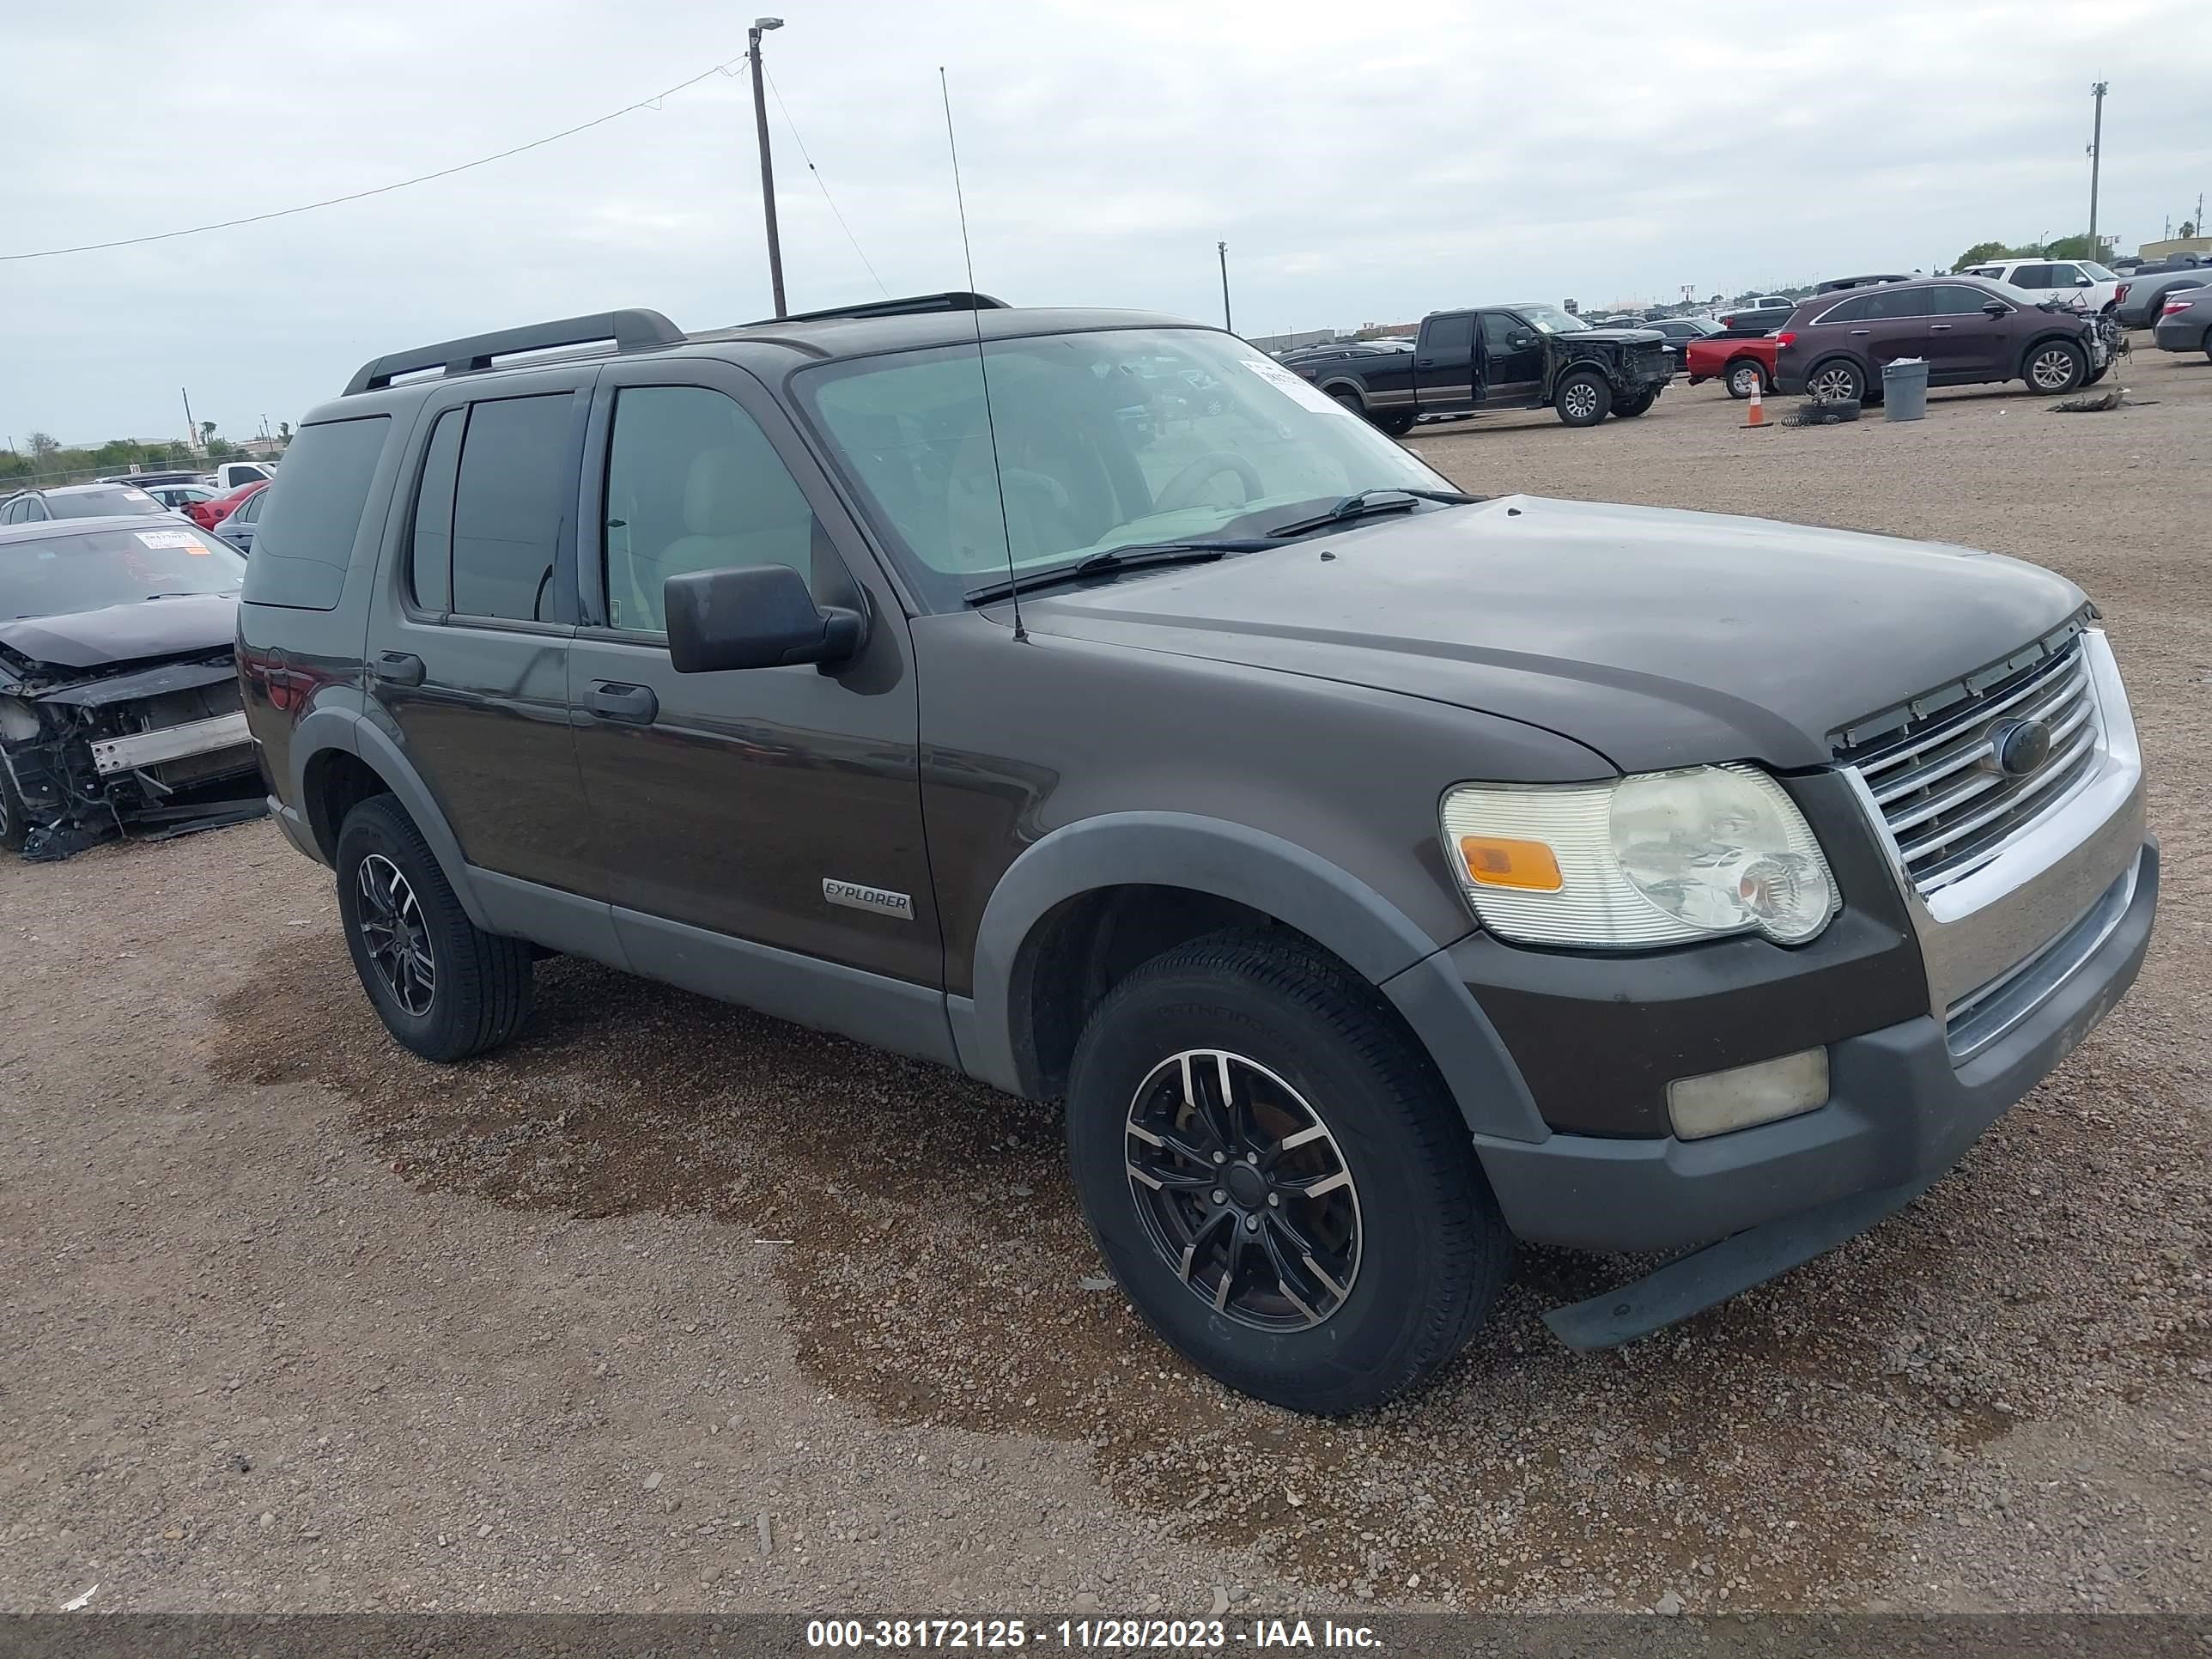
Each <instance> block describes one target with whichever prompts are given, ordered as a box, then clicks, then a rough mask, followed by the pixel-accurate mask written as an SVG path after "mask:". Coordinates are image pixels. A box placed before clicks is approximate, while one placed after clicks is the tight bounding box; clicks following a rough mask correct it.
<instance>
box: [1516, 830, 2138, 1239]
mask: <svg viewBox="0 0 2212 1659" xmlns="http://www.w3.org/2000/svg"><path fill="white" fill-rule="evenodd" d="M2122 879H2123V881H2131V882H2132V884H2133V885H2132V889H2131V891H2130V896H2129V897H2128V900H2127V902H2126V905H2125V908H2124V909H2123V910H2122V911H2121V913H2120V915H2119V916H2118V921H2117V922H2116V923H2111V924H2110V925H2109V927H2108V929H2106V930H2104V932H2103V938H2102V939H2101V942H2099V943H2097V944H2096V945H2095V947H2094V948H2093V950H2090V951H2087V954H2086V955H2085V956H2084V957H2081V959H2080V960H2079V962H2078V965H2076V966H2075V967H2074V969H2073V971H2071V972H2070V973H2069V974H2067V975H2065V976H2064V977H2063V979H2061V980H2060V981H2058V982H2057V984H2056V985H2055V986H2054V987H2051V989H2050V990H2049V992H2048V994H2046V995H2045V996H2044V998H2043V1000H2041V1001H2040V1002H2039V1005H2038V1006H2036V1007H2035V1009H2034V1010H2033V1012H2032V1013H2030V1014H2028V1015H2027V1017H2026V1018H2023V1019H2021V1020H2019V1021H2018V1022H2017V1023H2015V1024H2013V1025H2012V1026H2011V1028H2010V1029H2009V1030H2007V1031H2006V1032H2005V1033H2004V1034H2003V1035H2002V1036H2000V1037H1998V1038H1996V1040H1995V1041H1993V1042H1989V1043H1988V1044H1986V1045H1985V1046H1984V1047H1983V1048H1980V1049H1979V1050H1978V1051H1977V1052H1976V1053H1975V1054H1973V1055H1972V1058H1971V1059H1969V1060H1966V1061H1965V1062H1964V1063H1963V1064H1954V1061H1953V1058H1952V1054H1951V1050H1950V1047H1949V1045H1948V1042H1947V1039H1946V1035H1945V1031H1944V1027H1943V1024H1942V1022H1941V1021H1940V1020H1938V1019H1936V1018H1935V1017H1934V1016H1933V1015H1932V1014H1922V1015H1918V1016H1917V1017H1915V1018H1911V1019H1907V1020H1905V1021H1902V1022H1900V1023H1899V1024H1893V1025H1890V1026H1887V1027H1884V1028H1883V1029H1881V1030H1876V1031H1870V1032H1868V1033H1866V1034H1865V1035H1863V1036H1856V1037H1849V1038H1845V1039H1844V1040H1843V1041H1841V1042H1835V1043H1832V1044H1831V1045H1830V1046H1829V1078H1830V1098H1829V1102H1828V1104H1827V1105H1826V1106H1824V1107H1822V1108H1821V1109H1820V1110H1818V1111H1814V1112H1808V1113H1807V1114H1806V1115H1803V1116H1802V1117H1795V1118H1789V1119H1785V1120H1784V1121H1781V1122H1779V1123H1771V1124H1767V1125H1765V1126H1762V1127H1757V1128H1751V1129H1742V1130H1739V1131H1737V1132H1736V1133H1733V1134H1724V1135H1716V1136H1714V1137H1712V1138H1711V1139H1707V1140H1692V1141H1685V1140H1678V1139H1674V1138H1672V1137H1667V1138H1662V1139H1602V1138H1600V1137H1597V1136H1594V1135H1563V1134H1555V1135H1553V1136H1551V1137H1549V1138H1548V1139H1544V1140H1541V1141H1517V1140H1506V1139H1499V1138H1495V1137H1492V1136H1486V1135H1478V1136H1476V1137H1475V1146H1476V1150H1477V1152H1479V1154H1480V1157H1481V1158H1482V1162H1483V1167H1484V1169H1485V1170H1486V1172H1487V1173H1488V1175H1489V1176H1490V1182H1491V1186H1492V1189H1493V1190H1494V1191H1495V1192H1496V1193H1497V1194H1498V1203H1499V1206H1501V1207H1502V1208H1503V1209H1504V1213H1505V1219H1506V1222H1507V1224H1508V1225H1510V1226H1511V1227H1512V1229H1513V1231H1515V1232H1516V1234H1518V1235H1519V1236H1520V1237H1522V1238H1525V1239H1529V1240H1533V1241H1535V1242H1539V1243H1548V1244H1563V1245H1568V1246H1571V1247H1573V1248H1576V1249H1593V1250H1608V1251H1616V1250H1617V1251H1630V1250H1672V1249H1684V1248H1686V1247H1688V1246H1691V1245H1696V1244H1703V1243H1709V1242H1711V1241H1712V1240H1714V1239H1718V1238H1723V1237H1727V1236H1729V1235H1730V1234H1733V1233H1737V1232H1741V1231H1745V1230H1747V1229H1749V1228H1753V1227H1758V1226H1759V1225H1762V1224H1765V1223H1767V1222H1771V1221H1776V1220H1778V1219H1780V1218H1784V1217H1787V1216H1793V1215H1797V1214H1799V1213H1801V1212H1808V1211H1812V1210H1817V1209H1820V1208H1821V1207H1822V1206H1827V1205H1831V1204H1834V1203H1837V1202H1838V1201H1839V1200H1846V1199H1850V1198H1853V1197H1856V1196H1858V1195H1860V1194H1870V1193H1877V1192H1881V1191H1884V1190H1886V1189H1902V1195H1901V1196H1900V1197H1899V1200H1898V1201H1899V1203H1902V1202H1904V1201H1905V1199H1906V1198H1909V1197H1910V1196H1911V1194H1912V1193H1913V1192H1914V1191H1917V1189H1918V1188H1920V1187H1923V1186H1924V1185H1926V1184H1927V1183H1928V1182H1930V1181H1932V1180H1934V1179H1935V1178H1936V1176H1940V1175H1941V1174H1942V1173H1943V1171H1944V1170H1948V1169H1949V1168H1950V1167H1951V1166H1952V1165H1953V1164H1955V1163H1957V1162H1958V1160H1959V1158H1960V1157H1961V1156H1962V1155H1963V1154H1964V1153H1965V1152H1966V1148H1967V1147H1968V1146H1972V1144H1973V1142H1974V1140H1975V1139H1976V1137H1978V1135H1979V1134H1980V1133H1982V1131H1983V1130H1984V1129H1986V1128H1987V1127H1989V1126H1990V1124H1991V1123H1993V1122H1995V1121H1996V1119H1997V1118H1998V1117H1999V1116H2001V1115H2002V1114H2003V1113H2004V1111H2005V1110H2006V1109H2007V1108H2008V1107H2010V1106H2011V1105H2012V1104H2013V1103H2015V1101H2018V1100H2019V1099H2020V1098H2021V1097H2022V1096H2024V1095H2025V1094H2027V1091H2029V1090H2030V1089H2032V1088H2033V1087H2034V1086H2035V1085H2036V1084H2037V1083H2039V1082H2040V1081H2041V1080H2042V1079H2043V1078H2044V1077H2045V1076H2046V1075H2047V1074H2048V1073H2050V1072H2051V1069H2052V1068H2053V1067H2054V1066H2057V1064H2058V1062H2059V1061H2060V1060H2063V1058H2064V1057H2065V1056H2066V1055H2067V1054H2069V1053H2070V1052H2072V1050H2073V1049H2074V1048H2075V1047H2076V1046H2078V1045H2079V1044H2080V1042H2081V1039H2082V1038H2083V1037H2084V1036H2087V1035H2088V1032H2089V1030H2090V1028H2091V1027H2092V1026H2093V1025H2095V1024H2096V1023H2097V1022H2098V1020H2100V1018H2103V1017H2104V1015H2105V1014H2106V1012H2108V1011H2109V1010H2110V1009H2111V1008H2112V1006H2113V1005H2114V1004H2116V1003H2117V1002H2118V1001H2119V1000H2120V998H2121V997H2122V996H2123V995H2124V994H2125V993H2126V991H2127V988H2128V987H2129V986H2130V984H2132V983H2133V982H2134V981H2135V976H2136V970H2137V969H2140V968H2141V967H2142V958H2143V952H2144V951H2145V949H2146V948H2147V947H2148V945H2149V942H2150V932H2151V922H2152V919H2153V917H2154V915H2155V913H2156V911H2157V908H2158V848H2157V846H2156V843H2155V842H2144V843H2143V845H2142V849H2141V851H2140V852H2139V853H2138V854H2137V855H2136V862H2135V864H2134V866H2133V867H2132V868H2131V870H2130V872H2128V874H2127V875H2126V876H2124V877H2123V878H2122ZM2098 920H2099V919H2098V917H2097V916H2096V914H2095V913H2094V912H2092V913H2091V915H2089V916H2088V917H2086V918H2085V919H2084V921H2085V923H2090V924H2094V923H2097V921H2098ZM1878 1214H1879V1212H1877V1214H1876V1215H1875V1216H1869V1218H1868V1220H1869V1224H1870V1223H1871V1221H1872V1220H1874V1219H1875V1218H1878Z"/></svg>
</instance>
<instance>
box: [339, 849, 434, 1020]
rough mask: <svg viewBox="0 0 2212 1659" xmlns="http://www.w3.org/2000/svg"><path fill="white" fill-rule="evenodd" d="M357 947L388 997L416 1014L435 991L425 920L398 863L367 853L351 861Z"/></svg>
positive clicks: (419, 1015)
mask: <svg viewBox="0 0 2212 1659" xmlns="http://www.w3.org/2000/svg"><path fill="white" fill-rule="evenodd" d="M354 884H355V885H356V887H357V888H358V889H359V890H360V906H361V908H360V911H359V916H360V920H359V921H357V922H356V924H355V925H356V927H359V928H360V929H361V942H362V949H363V950H365V951H368V959H369V962H370V963H371V965H372V966H374V968H375V969H376V973H377V976H378V977H379V978H380V979H381V980H382V981H384V988H385V990H386V992H387V993H389V994H390V995H391V997H392V1000H393V1001H394V1002H396V1003H398V1005H399V1006H401V1007H402V1008H404V1009H405V1010H406V1011H407V1012H409V1013H410V1014H412V1015H414V1016H415V1018H417V1019H420V1018H422V1017H423V1016H424V1015H426V1014H428V1012H430V1005H431V1003H433V1002H434V1001H435V1000H437V995H438V963H437V959H436V958H435V957H433V956H432V955H431V952H430V928H429V924H428V922H426V921H424V920H423V918H422V904H421V902H419V901H418V900H417V899H416V896H415V890H414V889H413V888H412V887H410V886H409V885H408V884H407V878H406V877H405V876H404V875H402V874H400V872H399V866H398V865H396V864H394V863H393V862H392V860H390V859H388V858H386V857H385V856H384V854H381V853H371V854H369V855H368V857H367V858H365V859H363V860H362V861H361V863H360V865H359V866H357V867H356V872H355V877H354Z"/></svg>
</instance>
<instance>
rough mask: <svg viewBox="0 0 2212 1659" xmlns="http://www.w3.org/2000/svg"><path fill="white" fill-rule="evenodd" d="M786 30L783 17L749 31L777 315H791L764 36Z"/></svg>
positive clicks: (771, 284)
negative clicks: (778, 223)
mask: <svg viewBox="0 0 2212 1659" xmlns="http://www.w3.org/2000/svg"><path fill="white" fill-rule="evenodd" d="M781 27H783V19H781V17H756V18H754V19H753V26H752V27H750V28H749V29H747V30H746V31H745V38H746V40H749V41H750V42H751V44H752V52H751V53H750V57H751V58H752V60H753V125H754V128H755V129H756V131H758V132H759V134H760V158H761V210H762V211H763V213H765V214H766V215H767V216H768V281H769V287H770V288H771V289H775V314H776V315H777V316H779V317H781V316H785V315H787V312H786V310H785V307H784V303H783V244H782V243H781V241H779V240H777V239H776V234H775V164H774V163H773V162H772V161H769V154H768V95H767V94H765V93H763V91H762V90H761V35H762V33H763V32H765V31H766V30H769V29H780V28H781Z"/></svg>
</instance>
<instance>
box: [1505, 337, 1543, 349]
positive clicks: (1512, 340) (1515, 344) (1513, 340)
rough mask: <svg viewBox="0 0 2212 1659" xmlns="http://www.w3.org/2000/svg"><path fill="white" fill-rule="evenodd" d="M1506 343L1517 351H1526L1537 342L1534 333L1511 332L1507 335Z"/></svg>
mask: <svg viewBox="0 0 2212 1659" xmlns="http://www.w3.org/2000/svg"><path fill="white" fill-rule="evenodd" d="M1505 343H1506V344H1507V345H1508V346H1509V347H1510V348H1511V349H1513V350H1515V351H1526V350H1527V349H1528V348H1529V347H1530V346H1532V345H1534V344H1535V343H1536V337H1535V336H1534V335H1533V334H1509V335H1507V336H1506V337H1505Z"/></svg>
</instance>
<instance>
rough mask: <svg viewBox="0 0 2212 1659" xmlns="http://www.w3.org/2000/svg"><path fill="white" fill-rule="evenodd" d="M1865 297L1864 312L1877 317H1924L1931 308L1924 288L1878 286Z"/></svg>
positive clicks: (1927, 293) (1927, 292)
mask: <svg viewBox="0 0 2212 1659" xmlns="http://www.w3.org/2000/svg"><path fill="white" fill-rule="evenodd" d="M1866 297H1867V309H1866V313H1865V314H1866V315H1867V316H1869V317H1872V318H1875V319H1892V320H1893V319H1897V318H1900V317H1925V316H1927V315H1928V314H1929V311H1930V310H1931V309H1932V307H1930V305H1929V290H1928V289H1924V288H1878V289H1875V291H1874V292H1873V293H1871V294H1869V295H1867V296H1866Z"/></svg>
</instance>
